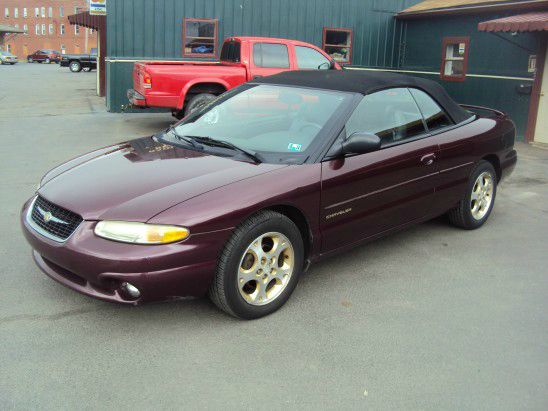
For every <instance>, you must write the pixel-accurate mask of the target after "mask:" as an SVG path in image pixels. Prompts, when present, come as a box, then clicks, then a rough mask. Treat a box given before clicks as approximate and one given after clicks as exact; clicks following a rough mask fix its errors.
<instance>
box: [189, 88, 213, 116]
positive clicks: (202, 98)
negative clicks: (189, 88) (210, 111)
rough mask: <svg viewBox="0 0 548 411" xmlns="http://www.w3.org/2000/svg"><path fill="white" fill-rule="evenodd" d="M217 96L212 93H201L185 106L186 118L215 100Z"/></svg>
mask: <svg viewBox="0 0 548 411" xmlns="http://www.w3.org/2000/svg"><path fill="white" fill-rule="evenodd" d="M216 97H217V96H216V95H215V94H211V93H200V94H196V95H195V96H194V97H192V98H191V99H190V100H189V102H188V103H187V104H186V106H185V116H187V115H189V114H190V113H192V112H193V111H195V110H199V109H201V108H202V107H204V106H205V105H206V104H208V103H209V102H210V101H212V100H213V99H215V98H216Z"/></svg>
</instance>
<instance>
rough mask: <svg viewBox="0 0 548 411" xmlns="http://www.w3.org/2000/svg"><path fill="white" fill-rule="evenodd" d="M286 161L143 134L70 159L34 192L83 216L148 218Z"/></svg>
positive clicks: (145, 219)
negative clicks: (220, 152)
mask: <svg viewBox="0 0 548 411" xmlns="http://www.w3.org/2000/svg"><path fill="white" fill-rule="evenodd" d="M282 167H285V165H275V164H254V163H248V162H244V161H236V160H233V159H231V158H225V157H219V156H214V155H210V154H207V153H203V152H197V151H192V150H186V149H184V148H179V147H174V146H171V145H167V144H163V143H161V142H159V141H157V140H156V139H155V138H151V137H145V138H140V139H137V140H132V141H130V142H128V143H123V144H119V145H116V146H112V147H107V148H104V149H101V150H97V151H95V152H92V153H89V154H86V155H84V156H81V157H78V158H76V159H74V160H71V161H69V162H67V163H65V164H63V165H61V166H59V167H57V168H55V169H53V170H52V171H50V172H49V173H48V174H46V176H44V178H43V179H42V186H41V187H40V189H39V190H38V193H39V194H40V195H41V196H43V197H44V198H46V199H47V200H49V201H51V202H53V203H55V204H57V205H59V206H61V207H64V208H66V209H68V210H71V211H73V212H76V213H78V214H80V215H81V216H82V218H84V219H85V220H107V219H108V220H126V221H142V222H145V221H148V220H149V219H150V218H152V217H153V216H155V215H156V214H158V213H160V212H162V211H164V210H166V209H167V208H170V207H172V206H174V205H176V204H179V203H181V202H183V201H186V200H188V199H190V198H192V197H195V196H197V195H200V194H203V193H206V192H208V191H211V190H214V189H216V188H219V187H222V186H225V185H227V184H231V183H234V182H236V181H240V180H243V179H247V178H251V177H254V176H256V175H259V174H263V173H267V172H270V171H273V170H276V169H279V168H282Z"/></svg>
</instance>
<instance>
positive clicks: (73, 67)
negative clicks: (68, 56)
mask: <svg viewBox="0 0 548 411" xmlns="http://www.w3.org/2000/svg"><path fill="white" fill-rule="evenodd" d="M69 69H70V71H72V72H73V73H79V72H80V71H82V65H81V64H80V62H79V61H71V62H70V64H69Z"/></svg>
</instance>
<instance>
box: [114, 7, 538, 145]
mask: <svg viewBox="0 0 548 411" xmlns="http://www.w3.org/2000/svg"><path fill="white" fill-rule="evenodd" d="M416 3H418V1H417V0H337V1H335V0H109V11H108V15H107V30H108V39H107V42H108V43H107V55H108V59H109V60H111V61H110V62H108V63H107V108H108V110H109V111H120V110H121V109H122V107H123V105H125V104H126V103H127V98H126V90H127V89H128V88H131V87H132V76H131V72H132V69H133V63H132V62H120V61H116V60H117V59H118V60H119V59H129V60H142V59H169V60H173V59H178V60H184V59H183V58H182V24H183V18H184V17H194V18H216V19H218V20H219V27H218V28H219V46H220V43H221V42H222V41H223V39H224V38H226V37H229V36H232V35H242V36H246V35H247V36H267V37H285V38H294V39H299V40H303V41H307V42H309V43H313V44H315V45H317V46H321V43H322V29H323V27H344V28H351V29H352V30H353V47H352V65H353V66H357V67H360V66H361V67H367V68H387V69H396V70H411V71H428V72H432V73H433V74H428V75H421V74H416V75H420V76H424V77H427V78H430V79H434V80H437V81H439V82H440V83H442V84H443V85H444V87H445V88H446V89H447V90H448V91H449V93H450V94H451V95H452V96H453V97H454V98H455V99H456V100H457V101H458V102H460V103H468V104H476V105H485V106H488V107H493V108H496V109H499V110H502V111H505V112H507V113H508V114H509V115H510V116H511V117H512V119H513V120H514V121H515V123H516V126H517V129H518V138H520V139H523V136H524V133H525V125H526V122H527V113H528V108H529V96H528V95H523V94H519V93H518V92H517V91H516V90H517V87H518V86H519V85H520V84H527V85H530V84H532V82H531V81H527V80H513V79H496V78H477V77H467V78H466V81H464V82H447V81H442V80H441V79H440V76H439V72H440V66H441V54H442V50H441V43H442V38H443V37H447V36H459V37H460V36H469V37H470V50H469V61H468V70H467V72H468V74H479V75H487V76H505V77H526V78H532V75H531V74H530V73H528V72H527V63H528V58H529V55H530V54H536V52H537V47H538V37H537V36H538V35H537V34H528V33H520V34H518V35H516V36H512V35H510V34H501V36H502V37H504V38H505V39H501V38H500V37H497V36H496V35H494V34H492V33H485V32H478V30H477V25H478V23H479V22H480V21H485V20H490V19H494V18H498V17H502V16H505V15H508V14H509V13H482V14H477V15H463V16H451V17H433V16H430V17H428V18H425V19H415V20H408V21H398V20H396V19H395V18H394V15H395V14H396V12H398V11H400V10H403V9H405V8H406V7H409V6H411V5H413V4H416Z"/></svg>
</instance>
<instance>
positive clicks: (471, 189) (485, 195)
mask: <svg viewBox="0 0 548 411" xmlns="http://www.w3.org/2000/svg"><path fill="white" fill-rule="evenodd" d="M496 195H497V173H496V172H495V168H494V167H493V165H492V164H491V163H490V162H488V161H485V160H481V161H480V162H479V163H478V165H477V166H476V168H475V169H474V171H473V172H472V174H471V175H470V179H469V180H468V187H467V188H466V194H465V195H464V198H463V199H462V200H461V201H460V202H459V204H458V205H457V207H455V208H454V209H452V210H450V211H449V213H448V215H449V220H450V221H451V223H452V224H453V225H455V226H457V227H460V228H464V229H466V230H473V229H476V228H479V227H481V226H482V225H483V224H484V223H485V222H486V221H487V219H488V218H489V215H490V214H491V211H492V210H493V206H494V205H495V197H496Z"/></svg>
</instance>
